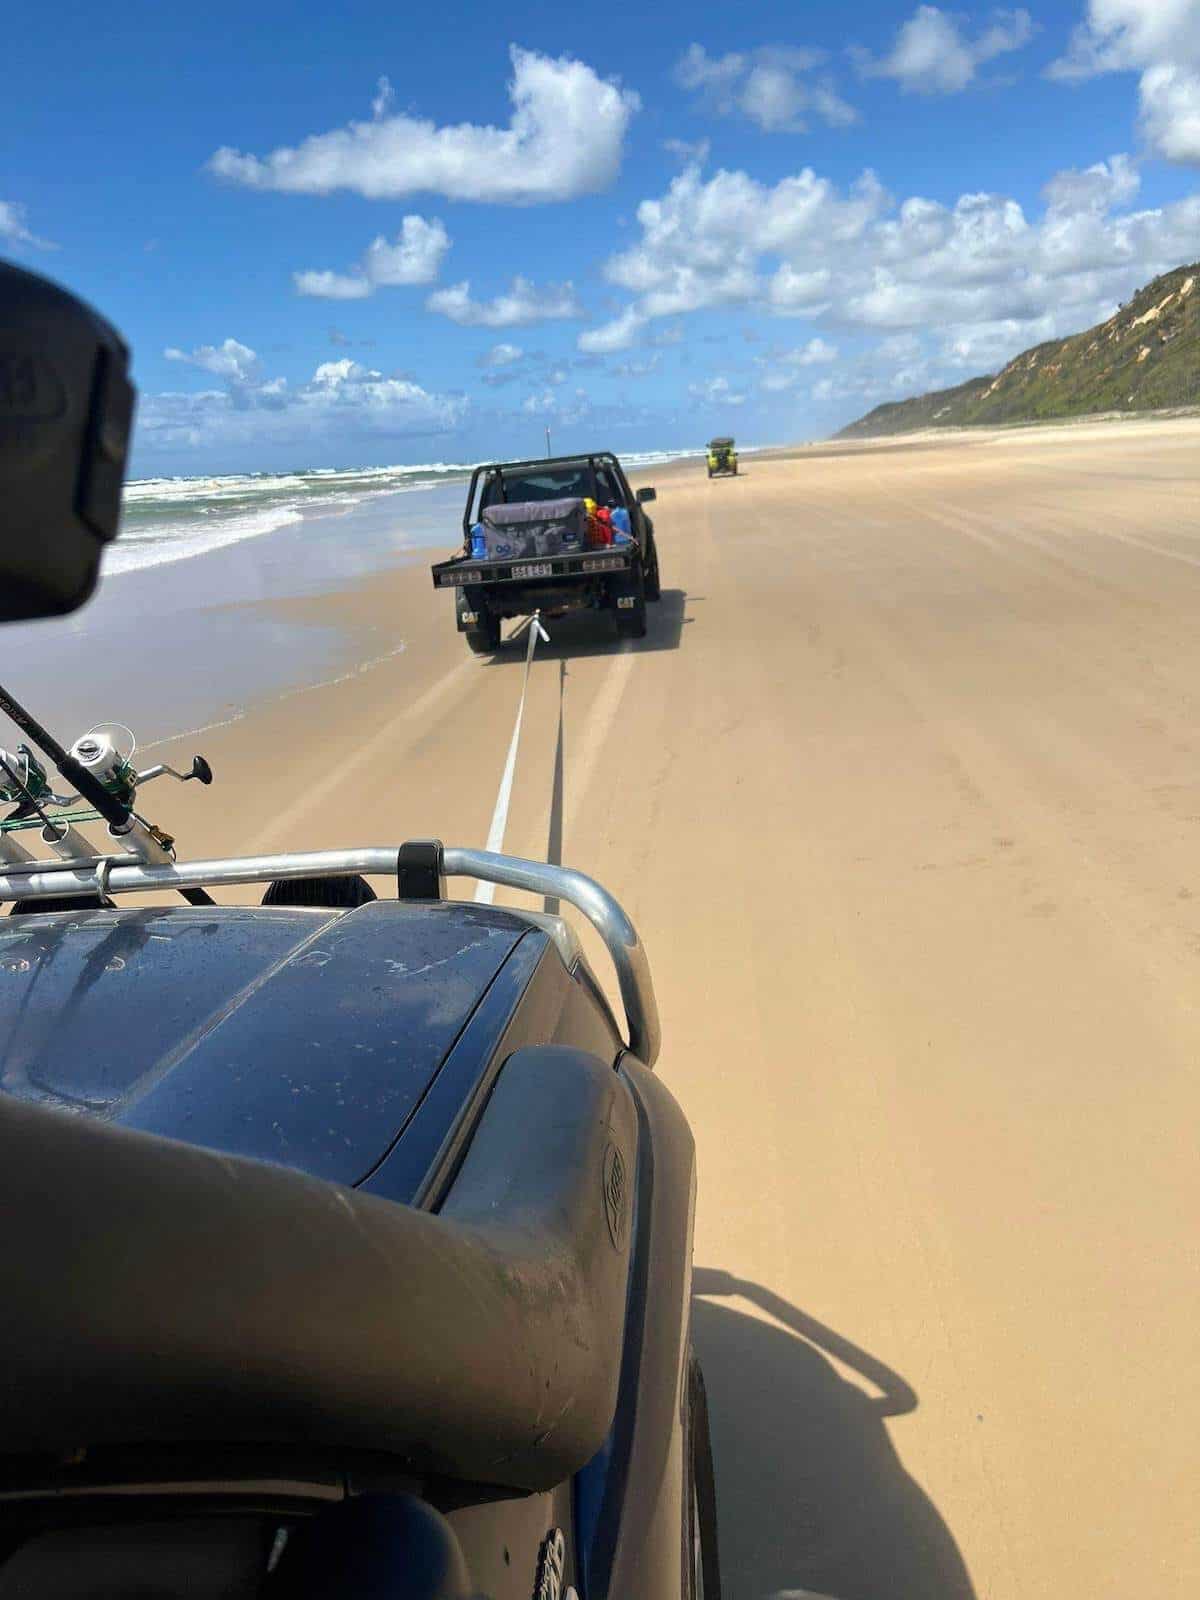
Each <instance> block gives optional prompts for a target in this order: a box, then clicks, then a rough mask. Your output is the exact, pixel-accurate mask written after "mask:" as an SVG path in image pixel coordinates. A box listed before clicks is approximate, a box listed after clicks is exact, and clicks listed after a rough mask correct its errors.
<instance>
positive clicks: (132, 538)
mask: <svg viewBox="0 0 1200 1600" xmlns="http://www.w3.org/2000/svg"><path fill="white" fill-rule="evenodd" d="M302 520H303V514H302V513H301V512H300V511H298V510H297V509H296V507H295V506H290V505H278V506H269V507H264V508H263V509H262V510H261V511H252V512H247V513H245V514H243V515H241V516H236V517H227V518H225V519H224V520H222V521H217V522H213V523H212V524H211V525H210V526H208V527H206V528H196V527H195V525H194V524H193V525H185V526H182V527H180V526H176V527H172V526H171V525H170V524H163V525H162V526H160V527H159V528H157V529H156V530H154V531H145V532H143V533H142V534H141V535H136V534H132V535H122V537H121V538H120V539H118V540H117V542H116V543H115V544H110V545H109V546H108V547H107V548H106V549H105V551H104V557H103V563H104V575H105V577H109V578H112V577H117V576H119V575H120V574H121V573H123V572H141V571H144V570H145V568H147V567H161V566H165V565H166V564H167V563H168V562H171V561H186V560H187V559H188V558H189V557H192V556H203V555H208V554H209V553H210V552H211V551H213V550H223V549H224V548H225V547H226V546H227V545H231V544H240V543H241V541H242V540H243V539H256V538H260V537H261V536H262V535H263V534H265V533H274V532H276V530H277V529H279V528H286V527H288V526H289V525H290V524H291V523H293V522H300V521H302Z"/></svg>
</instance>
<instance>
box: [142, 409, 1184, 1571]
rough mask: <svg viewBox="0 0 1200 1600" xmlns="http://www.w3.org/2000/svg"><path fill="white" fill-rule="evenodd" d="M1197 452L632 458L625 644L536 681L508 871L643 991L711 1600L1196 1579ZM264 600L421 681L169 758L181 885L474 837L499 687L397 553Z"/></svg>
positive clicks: (271, 708) (957, 451)
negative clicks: (681, 1229) (668, 1135)
mask: <svg viewBox="0 0 1200 1600" xmlns="http://www.w3.org/2000/svg"><path fill="white" fill-rule="evenodd" d="M1198 447H1200V425H1198V424H1197V423H1196V422H1195V421H1190V422H1188V421H1181V422H1163V423H1156V424H1148V423H1139V424H1133V425H1129V426H1122V425H1116V424H1110V425H1103V426H1100V425H1097V426H1074V427H1071V428H1053V429H1039V430H1030V431H1012V430H1006V431H1005V432H1003V433H1001V434H996V435H991V436H989V435H975V436H970V437H967V438H964V437H962V436H957V437H953V438H934V439H932V440H931V439H928V438H925V439H919V440H914V441H911V442H909V443H907V444H903V445H899V446H898V445H897V442H896V441H887V442H886V445H866V446H862V447H858V448H853V449H847V448H845V447H838V448H837V449H836V450H830V449H828V448H825V449H821V448H813V449H809V450H800V451H797V452H794V453H789V454H787V455H779V456H769V457H768V456H764V457H761V458H755V457H747V458H746V461H745V473H744V476H742V477H739V478H738V479H736V480H718V481H715V482H713V483H711V484H710V483H709V482H708V481H707V480H706V478H705V476H704V473H703V468H702V467H700V466H698V465H697V464H696V463H686V464H684V465H682V466H679V467H676V468H674V469H659V470H658V471H657V472H656V473H654V474H653V478H654V481H655V482H656V483H657V485H658V487H659V491H660V500H659V503H658V506H657V511H656V522H657V528H658V535H659V541H660V550H661V562H662V571H663V582H664V595H663V599H662V602H661V603H660V605H659V606H657V607H656V608H652V620H651V629H650V633H649V635H648V637H647V638H646V639H645V640H644V641H641V642H639V643H637V644H626V645H618V644H617V643H616V642H615V641H614V640H613V639H612V637H611V635H610V634H609V632H608V631H607V628H606V625H605V624H604V623H602V622H601V623H595V622H589V621H586V620H584V621H579V622H568V623H563V624H559V625H556V626H554V627H553V628H552V630H551V631H552V634H553V640H552V643H551V645H550V646H549V647H548V648H547V649H546V650H545V651H544V652H543V653H542V654H541V655H540V656H539V659H538V661H537V663H536V664H535V668H534V672H533V676H532V681H531V687H530V697H529V705H528V709H527V712H526V722H525V734H524V742H523V746H522V753H521V758H520V762H519V766H518V773H517V783H516V789H515V793H514V801H513V812H512V816H511V820H510V825H509V830H508V835H507V839H506V847H507V848H508V849H509V850H510V851H512V852H514V853H520V854H528V855H534V856H539V855H540V856H542V857H544V856H545V855H546V853H547V850H548V849H550V850H552V851H554V850H557V848H558V847H559V846H561V854H562V857H563V859H564V860H565V861H566V862H568V863H569V864H570V865H572V866H576V867H579V868H582V869H583V870H585V871H588V872H591V873H593V874H594V875H596V876H598V877H599V878H601V879H602V880H603V881H604V882H605V883H606V884H607V885H608V886H609V887H610V888H611V889H612V890H613V891H614V892H615V893H616V894H617V895H618V897H619V898H621V899H622V900H623V901H624V903H625V904H626V906H627V908H628V909H629V911H630V912H631V914H632V915H633V917H634V919H635V921H636V922H637V924H638V926H639V928H640V930H641V932H642V934H643V936H644V938H645V940H646V943H647V947H648V950H649V953H650V957H651V960H652V964H653V968H654V973H655V978H656V981H657V987H658V995H659V1002H660V1006H661V1010H662V1015H663V1022H664V1030H665V1041H666V1043H665V1048H664V1053H663V1058H662V1062H661V1067H660V1070H661V1072H662V1075H663V1077H664V1079H665V1080H666V1081H667V1082H668V1083H669V1085H670V1086H671V1088H672V1089H673V1090H674V1092H675V1093H676V1094H677V1095H678V1097H679V1098H680V1100H681V1101H682V1103H683V1105H684V1107H685V1109H686V1111H687V1112H688V1115H689V1116H690V1118H691V1121H692V1124H693V1127H694V1129H695V1132H696V1137H697V1142H698V1147H699V1160H700V1195H699V1206H698V1213H697V1224H696V1263H697V1282H696V1287H697V1301H696V1338H697V1342H698V1344H699V1347H700V1350H701V1354H702V1357H703V1359H704V1361H705V1363H706V1367H707V1371H708V1381H709V1389H710V1397H711V1409H712V1415H713V1426H714V1433H715V1443H716V1449H717V1462H718V1466H717V1470H718V1488H719V1494H720V1499H721V1510H722V1517H723V1522H722V1528H721V1539H722V1553H723V1558H724V1560H723V1564H724V1567H725V1571H726V1594H727V1595H728V1596H729V1597H730V1600H760V1597H763V1600H765V1597H767V1596H777V1595H789V1596H795V1595H799V1594H803V1593H809V1592H813V1593H817V1594H826V1595H832V1596H836V1597H838V1600H910V1597H921V1600H968V1597H970V1596H977V1597H979V1600H1016V1597H1022V1600H1034V1597H1038V1600H1042V1597H1044V1600H1098V1597H1109V1596H1111V1597H1114V1600H1116V1597H1118V1596H1121V1597H1124V1596H1132V1595H1143V1594H1153V1595H1155V1596H1156V1597H1164V1600H1174V1597H1179V1600H1183V1597H1184V1596H1191V1595H1193V1594H1195V1593H1196V1592H1197V1587H1198V1585H1200V1536H1198V1533H1197V1519H1196V1515H1195V1505H1196V1497H1197V1487H1198V1483H1197V1480H1198V1476H1200V1473H1198V1469H1197V1450H1196V1438H1197V1434H1198V1433H1200V1394H1198V1392H1197V1389H1198V1381H1197V1371H1198V1363H1197V1360H1196V1354H1195V1342H1196V1327H1197V1314H1198V1312H1200V1271H1198V1261H1197V1247H1196V1219H1197V1214H1198V1202H1200V1181H1198V1178H1197V1162H1196V1127H1197V1118H1198V1113H1200V1087H1198V1084H1200V1079H1198V1076H1197V1060H1198V1059H1200V628H1198V627H1197V621H1196V619H1197V614H1198V611H1200V517H1198V515H1197V505H1198V500H1197V493H1196V487H1197V486H1196V462H1197V452H1198ZM264 608H265V609H264ZM251 610H252V611H253V614H254V617H258V618H260V619H261V618H262V617H268V616H269V617H274V618H276V619H278V618H279V617H281V616H284V615H286V616H287V617H289V618H290V620H291V621H292V622H295V621H297V620H304V619H306V618H307V619H309V620H313V621H316V620H317V619H320V621H321V622H322V623H332V624H334V625H336V626H337V627H338V628H340V629H342V630H343V632H344V633H345V634H347V636H350V637H355V638H359V639H360V640H361V641H363V643H362V648H361V651H360V652H359V653H360V656H361V657H366V656H369V655H372V654H377V653H378V645H379V641H380V640H381V639H384V640H387V639H389V638H392V639H395V640H397V641H399V640H402V641H403V643H404V646H405V648H404V649H403V651H402V652H401V653H400V654H397V655H394V656H391V657H388V658H387V659H384V660H383V661H381V662H380V663H379V664H378V665H376V666H374V667H371V668H368V669H366V670H364V671H363V672H361V673H358V674H356V675H354V676H351V677H349V678H346V679H344V680H343V681H341V682H338V683H333V684H328V685H326V686H324V687H321V688H317V689H313V690H311V691H309V692H305V693H298V694H294V695H292V696H291V697H290V698H288V699H286V700H282V701H281V700H275V701H273V702H270V703H265V704H263V705H261V706H260V707H258V708H257V709H255V710H254V712H253V715H250V716H247V717H246V718H244V719H243V720H241V721H239V722H236V723H235V724H234V725H232V726H230V727H227V728H222V729H216V730H214V731H213V732H211V733H209V734H205V735H204V736H203V738H202V739H197V740H194V741H188V742H187V743H186V744H185V745H182V746H181V747H180V749H179V751H178V753H179V754H180V755H186V754H189V753H190V751H191V750H192V749H193V748H200V749H202V750H204V751H205V753H206V754H207V755H209V757H210V758H211V760H212V762H213V766H214V768H215V769H216V772H217V781H218V787H214V788H213V789H212V790H211V791H208V792H207V793H204V792H198V786H196V785H190V786H189V787H188V788H187V789H185V790H182V791H179V790H171V791H169V792H167V791H159V795H160V798H156V802H155V808H154V814H155V815H158V814H159V813H160V812H161V820H162V821H163V822H164V823H166V824H167V825H168V826H170V827H171V829H172V831H174V832H177V833H178V834H179V836H180V839H181V845H182V854H184V855H191V856H199V855H207V854H211V853H218V852H223V851H235V850H260V849H266V848H290V847H317V846H332V845H335V844H349V843H353V842H360V843H366V842H370V843H385V842H391V841H395V840H399V839H402V838H404V837H406V836H416V835H430V834H435V835H439V836H440V837H442V838H444V839H445V840H447V841H448V842H453V843H461V844H481V843H482V842H483V840H484V838H485V836H486V833H487V829H488V823H489V820H490V818H491V814H492V807H493V803H494V800H495V795H496V787H497V783H498V781H499V776H500V772H501V768H502V765H503V761H504V755H505V751H506V748H507V745H508V741H509V736H510V733H511V729H512V723H513V717H514V714H515V710H516V703H517V696H518V693H519V689H520V679H521V670H520V660H519V657H518V656H517V655H516V654H511V655H506V656H503V657H502V658H500V659H499V660H498V661H497V662H495V663H488V662H483V661H479V660H475V659H473V658H471V657H469V656H468V654H467V651H466V649H465V646H464V644H463V642H462V640H461V639H460V638H459V637H458V635H457V634H456V633H455V631H454V625H453V619H452V613H451V601H450V598H449V597H448V596H441V595H435V594H434V592H433V591H432V589H431V587H430V584H429V578H428V574H427V571H426V568H425V565H424V563H423V562H422V563H421V564H419V565H414V564H412V563H411V562H406V561H398V562H397V563H396V564H395V565H394V566H392V567H391V568H389V569H387V570H384V571H382V572H377V573H375V574H374V575H372V576H371V577H369V578H368V579H366V580H359V581H352V582H347V583H343V584H340V585H335V586H334V588H333V590H332V592H330V593H328V594H327V595H325V596H324V597H322V598H316V597H314V596H312V595H309V596H299V597H293V598H292V599H290V600H286V601H281V602H278V603H276V602H267V601H259V602H256V603H255V606H254V607H252V608H251ZM251 620H253V619H251ZM350 654H351V656H353V654H354V652H353V651H352V650H351V651H350Z"/></svg>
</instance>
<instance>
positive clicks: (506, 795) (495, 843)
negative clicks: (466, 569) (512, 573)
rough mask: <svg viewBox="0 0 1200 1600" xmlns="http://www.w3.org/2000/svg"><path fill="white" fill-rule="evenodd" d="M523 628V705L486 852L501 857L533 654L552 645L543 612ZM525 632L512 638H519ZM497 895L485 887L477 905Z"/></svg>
mask: <svg viewBox="0 0 1200 1600" xmlns="http://www.w3.org/2000/svg"><path fill="white" fill-rule="evenodd" d="M522 627H528V629H529V645H528V648H527V649H526V651H525V676H524V678H523V679H522V681H521V701H520V704H519V705H518V706H517V720H516V723H515V724H514V726H513V731H512V738H511V739H510V740H509V745H508V759H507V760H506V761H505V763H504V775H503V776H502V777H501V779H500V789H499V792H498V793H497V795H496V805H495V809H494V810H493V812H492V825H491V827H490V828H489V829H488V836H487V844H486V846H485V849H488V850H493V851H496V852H497V853H499V852H500V851H501V850H502V849H503V847H504V830H505V828H506V827H507V826H508V808H509V804H510V803H511V801H512V788H513V776H514V774H515V772H516V770H517V748H518V746H519V745H520V743H521V722H522V720H523V718H524V716H525V696H526V694H527V692H528V690H529V669H530V667H531V666H532V665H533V652H534V651H535V650H536V649H537V642H538V640H539V639H543V640H544V641H545V642H546V643H547V644H549V643H550V635H549V634H548V633H547V632H546V630H545V628H543V627H542V618H541V612H540V611H535V612H534V614H533V616H532V617H530V619H529V621H528V623H523V624H522ZM520 634H521V629H520V628H518V629H517V631H516V633H515V634H513V635H512V636H511V637H510V640H509V642H510V643H511V641H512V639H515V638H519V637H520ZM495 894H496V886H495V884H493V883H481V884H480V885H479V886H478V888H477V889H476V890H475V903H476V905H487V906H490V905H491V903H492V901H493V899H494V898H495Z"/></svg>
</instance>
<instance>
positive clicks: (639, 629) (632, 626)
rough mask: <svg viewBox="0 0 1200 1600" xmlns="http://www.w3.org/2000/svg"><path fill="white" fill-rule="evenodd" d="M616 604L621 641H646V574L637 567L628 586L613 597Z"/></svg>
mask: <svg viewBox="0 0 1200 1600" xmlns="http://www.w3.org/2000/svg"><path fill="white" fill-rule="evenodd" d="M613 599H614V600H615V602H616V616H617V636H618V638H621V639H644V638H645V636H646V574H645V570H644V568H643V567H642V566H641V565H640V563H639V565H638V566H637V568H636V569H635V571H634V572H633V573H631V575H630V581H629V583H628V584H627V585H624V586H623V587H622V588H620V589H618V590H617V591H616V593H615V594H614V596H613Z"/></svg>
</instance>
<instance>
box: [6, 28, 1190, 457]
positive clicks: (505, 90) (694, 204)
mask: <svg viewBox="0 0 1200 1600" xmlns="http://www.w3.org/2000/svg"><path fill="white" fill-rule="evenodd" d="M10 27H11V29H12V30H13V32H15V34H16V37H15V38H13V37H11V36H10V38H9V40H8V41H7V54H8V61H7V67H8V71H7V73H6V119H5V120H6V133H7V138H6V146H5V152H4V158H3V162H2V163H0V251H2V252H3V253H4V254H5V255H7V256H9V257H10V258H12V259H15V260H18V261H20V262H22V263H24V264H26V265H29V266H32V267H34V268H35V269H37V270H41V271H45V272H48V273H50V274H51V275H52V276H54V277H57V278H58V279H60V280H61V281H62V282H64V283H66V284H68V285H69V286H70V287H72V288H74V289H76V290H78V291H79V292H81V293H82V294H84V295H85V296H86V297H87V298H88V299H90V300H91V301H92V302H93V303H94V304H96V305H97V306H98V307H99V308H100V309H101V310H103V311H104V312H105V313H106V314H107V315H108V316H109V317H110V318H111V319H112V320H113V321H114V322H115V323H116V324H117V325H118V326H119V327H120V328H121V329H122V331H123V332H124V333H125V335H126V337H127V338H128V339H129V340H130V342H131V343H132V345H133V348H134V357H135V372H136V376H137V381H138V384H139V388H140V391H141V396H142V398H141V406H140V415H139V430H138V442H137V450H136V455H135V470H136V471H137V472H139V473H143V474H151V473H159V472H170V473H190V472H196V473H207V472H221V471H241V470H248V469H268V470H276V469H282V468H288V467H294V466H304V465H310V466H323V465H343V466H349V465H356V464H385V463H393V462H401V461H431V460H473V459H476V458H478V457H481V456H484V455H490V454H493V453H495V454H504V453H533V452H537V451H538V450H539V449H540V448H541V447H542V445H543V442H544V429H545V428H546V427H547V426H549V427H550V428H551V429H552V434H553V439H554V442H555V444H556V446H562V447H564V448H574V447H576V446H578V445H581V444H584V443H593V444H595V443H601V444H606V445H612V446H613V447H614V448H616V449H618V450H622V449H624V450H635V449H651V448H659V447H675V446H680V445H687V444H695V443H697V442H702V441H703V439H704V438H705V437H707V435H708V434H709V433H710V432H711V431H713V430H720V431H729V432H734V433H736V434H737V435H738V437H739V438H741V439H743V440H745V441H746V442H760V443H775V442H783V441H786V440H790V439H796V438H807V437H815V436H818V435H821V434H823V433H826V432H828V431H830V430H831V429H832V428H834V427H836V426H838V425H840V424H841V423H843V422H845V421H847V420H849V419H850V418H851V417H853V416H855V415H858V414H859V413H861V412H862V411H864V410H866V409H868V408H869V407H870V406H871V405H873V404H875V403H877V402H878V401H880V400H882V399H889V398H895V397H898V396H900V395H902V394H905V393H912V392H920V391H922V390H924V389H927V388H930V387H934V386H937V385H940V384H944V383H952V382H957V381H961V380H962V379H964V378H966V377H968V376H971V375H973V374H975V373H978V372H981V371H989V370H993V369H994V368H995V367H996V366H997V365H999V364H1002V363H1003V361H1004V360H1006V359H1008V358H1009V357H1010V356H1012V355H1013V354H1015V353H1016V352H1017V351H1018V350H1020V349H1022V348H1024V347H1025V346H1027V345H1030V344H1033V343H1036V342H1037V341H1039V340H1040V339H1044V338H1049V337H1053V336H1056V335H1059V334H1063V333H1068V332H1071V331H1074V330H1076V329H1078V328H1080V327H1084V326H1087V325H1088V324H1089V323H1090V322H1092V321H1094V320H1097V319H1098V318H1099V317H1101V316H1104V315H1106V314H1108V312H1110V311H1111V310H1112V309H1113V308H1114V307H1115V305H1116V303H1117V302H1118V301H1119V300H1120V299H1122V298H1124V297H1125V296H1126V295H1127V294H1128V293H1129V292H1130V291H1131V290H1132V289H1133V288H1135V287H1136V286H1138V285H1139V284H1141V283H1144V282H1145V281H1146V280H1147V279H1148V278H1150V277H1152V276H1153V275H1154V274H1156V273H1157V272H1160V271H1164V270H1166V269H1168V268H1170V267H1172V266H1175V265H1178V264H1179V263H1181V262H1183V261H1189V260H1194V259H1196V258H1197V257H1200V174H1198V171H1197V169H1198V167H1200V0H1076V3H1070V4H1060V3H1054V4H1037V3H1036V0H1031V4H1030V5H1029V7H1028V9H1023V8H1022V9H1007V10H995V9H990V8H973V9H957V8H951V7H945V8H939V7H935V6H929V5H913V4H879V3H871V0H868V3H867V4H866V5H863V6H860V7H857V8H856V9H855V10H854V12H853V13H843V12H840V11H839V10H837V9H836V8H830V7H820V8H818V7H815V6H813V7H805V6H799V7H798V6H795V5H787V6H784V5H753V6H747V7H741V8H737V7H733V8H731V7H730V6H728V5H727V4H726V5H721V6H710V5H703V4H702V5H696V4H689V5H687V6H686V7H684V6H681V5H673V4H671V3H669V0H668V3H666V4H663V5H661V6H660V7H658V8H657V9H655V8H651V7H648V6H645V5H644V4H642V5H637V6H634V5H629V4H625V3H624V0H618V3H616V4H610V5H607V6H605V7H603V8H599V7H597V8H589V10H588V11H587V12H583V11H575V12H571V11H569V10H568V9H567V8H556V7H534V6H521V5H519V4H518V5H515V6H506V7H503V8H501V7H494V6H493V7H485V6H483V5H478V4H474V5H461V4H454V3H450V4H443V5H441V6H439V7H437V8H436V9H435V10H426V9H425V8H422V10H421V12H420V13H419V14H418V13H417V12H415V11H413V10H411V9H410V10H408V11H403V10H401V9H399V8H397V7H395V6H385V5H382V4H364V3H349V4H343V5H341V6H340V7H339V8H337V9H336V10H335V9H334V8H330V7H328V6H323V5H321V6H318V5H316V4H312V3H311V0H299V3H296V4H292V5H287V6H285V5H282V4H269V5H263V4H258V5H254V4H239V5H229V4H225V3H223V0H218V3H215V4H211V5H210V6H209V7H208V8H207V9H206V11H205V12H204V14H203V16H202V17H199V19H198V20H197V14H196V13H195V12H194V11H189V10H184V9H183V8H171V7H164V6H162V5H161V4H153V5H151V4H127V3H126V4H122V3H120V0H118V3H117V4H116V5H114V6H112V7H108V8H105V9H104V10H103V12H100V11H97V10H96V8H95V7H94V6H91V5H88V6H84V5H82V4H75V3H69V4H62V5H59V6H57V7H54V8H50V9H43V10H42V11H41V12H40V13H37V14H35V13H34V12H33V11H32V10H29V11H27V12H26V13H25V15H24V16H23V17H22V19H21V21H20V22H19V23H15V24H10ZM466 286H469V287H466Z"/></svg>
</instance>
